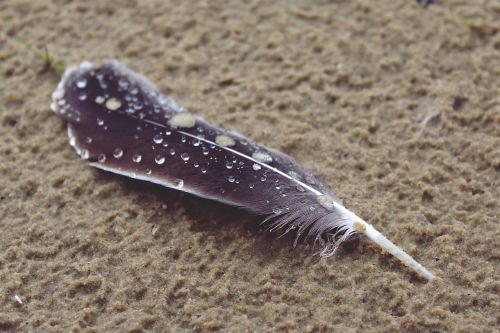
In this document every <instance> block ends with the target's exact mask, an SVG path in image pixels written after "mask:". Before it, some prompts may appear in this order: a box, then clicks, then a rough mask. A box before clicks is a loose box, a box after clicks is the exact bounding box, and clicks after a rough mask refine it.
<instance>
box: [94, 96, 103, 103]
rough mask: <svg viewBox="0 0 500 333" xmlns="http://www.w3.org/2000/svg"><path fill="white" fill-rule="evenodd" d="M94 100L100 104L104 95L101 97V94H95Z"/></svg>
mask: <svg viewBox="0 0 500 333" xmlns="http://www.w3.org/2000/svg"><path fill="white" fill-rule="evenodd" d="M95 102H96V103H97V104H102V103H104V97H102V96H97V97H96V98H95Z"/></svg>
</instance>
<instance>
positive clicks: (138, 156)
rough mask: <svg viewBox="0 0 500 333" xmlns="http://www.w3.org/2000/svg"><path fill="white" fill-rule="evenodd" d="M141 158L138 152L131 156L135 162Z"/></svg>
mask: <svg viewBox="0 0 500 333" xmlns="http://www.w3.org/2000/svg"><path fill="white" fill-rule="evenodd" d="M141 160H142V156H141V155H139V154H134V156H132V161H134V162H135V163H140V162H141Z"/></svg>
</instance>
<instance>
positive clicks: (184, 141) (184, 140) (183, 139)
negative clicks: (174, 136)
mask: <svg viewBox="0 0 500 333" xmlns="http://www.w3.org/2000/svg"><path fill="white" fill-rule="evenodd" d="M186 140H187V139H186V136H185V135H182V136H181V142H182V143H186Z"/></svg>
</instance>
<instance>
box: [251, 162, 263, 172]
mask: <svg viewBox="0 0 500 333" xmlns="http://www.w3.org/2000/svg"><path fill="white" fill-rule="evenodd" d="M252 169H254V170H255V171H259V170H260V169H262V167H261V166H260V164H257V163H254V164H253V165H252Z"/></svg>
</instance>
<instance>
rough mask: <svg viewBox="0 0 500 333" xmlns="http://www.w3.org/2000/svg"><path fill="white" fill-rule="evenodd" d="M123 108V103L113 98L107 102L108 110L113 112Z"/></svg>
mask: <svg viewBox="0 0 500 333" xmlns="http://www.w3.org/2000/svg"><path fill="white" fill-rule="evenodd" d="M121 106H122V102H120V101H119V100H117V99H116V98H114V97H112V98H110V99H108V100H107V101H106V108H107V109H108V110H111V111H116V110H118V109H119V108H120V107H121Z"/></svg>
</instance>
